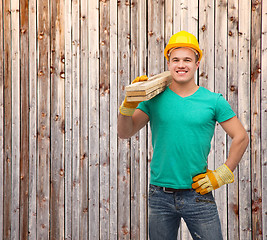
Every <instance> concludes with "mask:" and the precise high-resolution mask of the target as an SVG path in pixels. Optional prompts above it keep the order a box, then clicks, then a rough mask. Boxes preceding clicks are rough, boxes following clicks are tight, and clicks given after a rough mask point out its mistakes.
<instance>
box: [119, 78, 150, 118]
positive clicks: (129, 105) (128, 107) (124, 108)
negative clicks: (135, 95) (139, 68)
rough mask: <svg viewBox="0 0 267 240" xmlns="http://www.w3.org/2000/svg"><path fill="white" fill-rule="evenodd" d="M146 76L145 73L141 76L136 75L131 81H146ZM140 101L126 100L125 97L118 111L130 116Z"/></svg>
mask: <svg viewBox="0 0 267 240" xmlns="http://www.w3.org/2000/svg"><path fill="white" fill-rule="evenodd" d="M147 79H148V77H147V76H146V75H142V76H141V77H137V78H135V79H134V80H133V82H132V84H133V83H136V82H142V81H147ZM139 103H140V102H127V97H126V96H125V99H124V101H123V103H122V104H121V106H120V113H121V114H122V115H125V116H132V115H133V114H134V111H135V109H136V108H137V106H138V104H139Z"/></svg>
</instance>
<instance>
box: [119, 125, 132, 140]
mask: <svg viewBox="0 0 267 240" xmlns="http://www.w3.org/2000/svg"><path fill="white" fill-rule="evenodd" d="M117 133H118V137H119V138H121V139H127V138H130V137H131V134H130V133H128V132H127V131H124V130H122V129H120V128H119V127H118V131H117Z"/></svg>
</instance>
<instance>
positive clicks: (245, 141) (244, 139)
mask: <svg viewBox="0 0 267 240" xmlns="http://www.w3.org/2000/svg"><path fill="white" fill-rule="evenodd" d="M240 141H241V143H242V144H243V146H245V148H247V146H248V144H249V137H248V134H247V132H246V131H245V132H244V133H243V134H242V136H241V137H240Z"/></svg>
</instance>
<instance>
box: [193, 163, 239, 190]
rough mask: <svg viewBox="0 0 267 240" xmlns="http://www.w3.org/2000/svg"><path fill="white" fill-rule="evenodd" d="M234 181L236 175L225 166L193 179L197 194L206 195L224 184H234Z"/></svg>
mask: <svg viewBox="0 0 267 240" xmlns="http://www.w3.org/2000/svg"><path fill="white" fill-rule="evenodd" d="M233 181H234V174H233V173H232V171H231V170H230V169H229V168H228V167H227V166H226V165H225V164H223V165H222V166H220V167H218V168H217V169H216V170H214V171H211V170H209V169H208V170H207V172H206V173H202V174H199V175H197V176H195V177H193V182H194V183H193V184H192V188H193V189H195V190H196V192H198V193H200V194H202V195H204V194H206V193H208V192H210V191H212V190H215V189H217V188H219V187H221V186H222V185H224V184H228V183H232V182H233Z"/></svg>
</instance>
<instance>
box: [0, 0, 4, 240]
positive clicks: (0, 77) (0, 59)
mask: <svg viewBox="0 0 267 240" xmlns="http://www.w3.org/2000/svg"><path fill="white" fill-rule="evenodd" d="M3 16H4V12H3V2H1V4H0V29H1V31H0V161H1V164H0V213H1V214H0V238H4V162H5V158H4V42H3V40H4V36H3V32H4V31H3V30H4V28H3V27H4V25H3Z"/></svg>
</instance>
